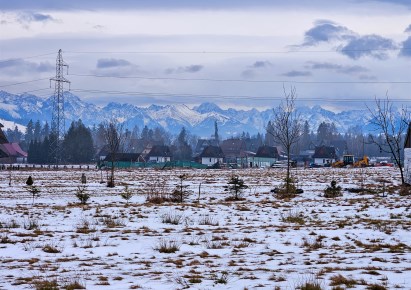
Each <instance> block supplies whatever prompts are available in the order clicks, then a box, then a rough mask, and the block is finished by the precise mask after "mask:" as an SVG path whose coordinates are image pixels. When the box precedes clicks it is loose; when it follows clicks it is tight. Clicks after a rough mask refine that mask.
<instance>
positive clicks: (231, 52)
mask: <svg viewBox="0 0 411 290" xmlns="http://www.w3.org/2000/svg"><path fill="white" fill-rule="evenodd" d="M398 50H411V47H392V48H368V49H331V50H299V49H296V50H282V51H281V50H277V51H275V50H272V51H233V50H227V51H217V50H216V51H213V50H208V51H207V50H199V51H195V50H186V51H167V50H164V51H161V50H145V51H144V50H141V51H65V53H68V54H282V53H286V54H287V53H334V52H369V51H398Z"/></svg>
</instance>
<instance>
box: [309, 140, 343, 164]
mask: <svg viewBox="0 0 411 290" xmlns="http://www.w3.org/2000/svg"><path fill="white" fill-rule="evenodd" d="M312 158H313V160H314V162H313V163H314V164H315V165H319V166H331V164H333V163H334V162H335V161H337V159H338V157H337V152H336V150H335V147H334V146H325V145H322V146H317V147H315V151H314V155H313V156H312Z"/></svg>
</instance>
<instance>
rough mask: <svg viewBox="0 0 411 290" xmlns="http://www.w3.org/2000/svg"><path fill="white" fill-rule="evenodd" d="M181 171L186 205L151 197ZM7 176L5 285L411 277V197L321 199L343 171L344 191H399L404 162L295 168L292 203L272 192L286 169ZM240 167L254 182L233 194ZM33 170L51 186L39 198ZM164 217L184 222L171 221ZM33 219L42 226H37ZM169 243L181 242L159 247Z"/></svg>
mask: <svg viewBox="0 0 411 290" xmlns="http://www.w3.org/2000/svg"><path fill="white" fill-rule="evenodd" d="M91 168H94V167H91ZM82 173H85V174H86V176H87V180H88V185H87V192H89V193H90V194H91V198H90V201H89V203H88V205H86V206H81V205H79V203H78V200H77V199H76V197H75V196H74V194H75V192H76V190H77V186H79V185H80V177H81V174H82ZM183 173H185V174H188V179H187V181H186V182H185V184H187V185H189V189H190V190H191V191H192V194H191V195H190V197H189V198H188V200H187V202H185V203H182V204H178V203H163V204H152V203H148V202H147V201H146V197H145V194H144V192H147V191H150V190H151V191H153V190H154V191H157V192H158V191H162V190H163V191H165V192H171V191H172V189H173V188H174V187H175V185H176V184H177V183H178V181H179V180H178V176H179V175H181V174H183ZM0 174H1V175H2V178H1V179H0V224H1V226H0V289H3V288H4V289H31V288H32V286H33V280H36V279H37V280H43V281H44V280H53V279H55V280H57V282H58V283H59V284H60V285H63V284H64V283H65V282H66V281H73V280H77V281H80V282H81V283H82V284H83V285H85V286H86V288H87V289H182V288H184V286H185V285H186V286H188V287H190V289H245V288H248V289H274V288H275V287H276V286H278V287H280V289H295V287H296V286H298V284H300V283H302V282H304V281H309V280H310V279H318V281H319V282H320V283H321V284H322V286H323V289H331V288H332V287H331V286H330V284H331V280H332V279H333V277H335V276H336V275H342V276H344V277H346V278H347V279H348V278H349V279H354V280H355V281H356V283H354V285H353V286H352V287H351V288H350V289H366V285H367V284H368V285H371V284H379V285H385V284H386V285H387V286H386V287H387V289H394V288H396V287H399V288H400V289H409V285H410V283H411V276H410V275H409V270H410V262H411V254H410V253H411V245H410V240H411V231H410V227H411V213H410V211H409V210H410V206H411V202H410V198H409V197H400V196H399V195H398V194H396V193H390V194H388V197H381V194H378V193H376V194H368V195H361V194H354V193H349V192H347V191H344V192H343V194H344V195H343V196H342V197H338V198H335V199H326V198H324V197H322V196H321V195H322V193H323V190H324V189H325V188H326V186H327V185H328V184H329V183H330V181H331V180H333V179H334V180H336V181H337V184H338V185H340V186H342V187H343V188H353V187H354V188H355V187H359V186H360V185H361V184H362V183H363V186H364V187H366V188H368V189H373V190H380V189H381V184H380V182H379V181H378V180H379V179H381V178H385V179H387V180H389V182H387V183H386V186H387V188H388V189H389V190H394V189H395V187H396V186H398V180H399V176H398V170H396V169H395V168H365V169H353V168H351V169H345V168H343V169H332V168H326V169H321V168H320V169H297V170H296V169H293V172H292V174H293V175H294V176H296V178H297V179H298V186H299V187H301V188H303V189H304V193H303V194H302V195H300V196H298V197H296V198H294V199H291V200H281V199H277V198H276V197H275V196H273V194H272V193H270V190H271V189H272V188H273V187H275V186H278V184H280V183H281V182H282V180H283V178H284V177H285V175H284V174H285V171H284V170H282V169H246V170H190V169H184V170H183V169H179V170H177V169H174V170H162V171H161V170H148V169H139V170H131V169H124V170H116V180H117V186H116V187H115V188H107V187H106V186H105V184H104V183H103V184H101V183H100V180H101V178H102V177H103V178H104V179H105V177H106V172H100V171H97V170H95V169H89V170H87V169H85V168H84V166H83V168H82V169H79V168H74V169H65V170H63V169H60V170H58V171H57V170H50V169H46V168H42V169H40V168H38V169H28V168H24V170H18V171H13V172H12V185H11V186H9V185H8V182H9V179H8V177H9V172H8V171H0ZM233 174H238V175H239V176H240V177H241V178H243V179H244V181H245V184H247V185H248V186H249V188H248V189H247V190H246V191H245V192H244V198H245V200H243V201H236V202H235V201H226V200H225V198H226V197H227V196H228V193H227V192H225V191H224V186H225V185H226V184H227V181H228V179H229V178H230V176H232V175H233ZM29 175H31V176H32V177H33V180H34V185H35V186H37V187H38V188H39V189H40V190H41V192H40V196H39V197H38V198H35V199H34V203H32V197H31V195H30V193H29V192H28V190H27V187H26V186H25V181H26V179H27V177H28V176H29ZM126 184H127V185H128V188H129V189H130V190H132V192H134V193H135V196H133V197H132V198H131V200H130V203H129V204H128V205H127V204H126V201H125V200H123V199H122V198H121V197H120V193H121V192H123V191H124V185H126ZM200 184H201V195H200V202H199V203H196V201H197V199H198V191H199V186H200ZM165 215H171V216H181V218H180V222H179V223H178V224H176V225H174V224H169V223H163V222H162V221H163V220H164V216H165ZM287 218H299V219H298V220H300V221H301V222H299V223H298V222H294V221H290V220H288V219H287ZM30 221H31V222H32V223H34V224H36V223H37V224H38V228H37V229H27V228H28V227H27V225H28V224H29V222H30ZM13 224H16V225H18V227H14V226H13ZM24 225H26V228H25V227H24ZM161 241H166V242H167V241H175V242H176V243H177V244H178V245H179V246H180V248H179V250H177V251H176V252H175V253H160V252H159V251H157V250H156V247H158V245H159V243H160V242H161ZM46 246H50V247H51V248H55V249H57V252H56V253H49V252H45V249H47V247H46ZM225 278H227V279H226V282H227V284H221V283H218V282H223V281H225ZM340 286H344V285H340ZM138 287H140V288H138Z"/></svg>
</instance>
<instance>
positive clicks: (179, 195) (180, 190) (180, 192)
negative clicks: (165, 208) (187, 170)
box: [171, 174, 191, 202]
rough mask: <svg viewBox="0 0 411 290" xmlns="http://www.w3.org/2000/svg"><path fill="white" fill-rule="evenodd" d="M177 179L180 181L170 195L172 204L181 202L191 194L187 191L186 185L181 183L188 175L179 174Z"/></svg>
mask: <svg viewBox="0 0 411 290" xmlns="http://www.w3.org/2000/svg"><path fill="white" fill-rule="evenodd" d="M178 178H179V179H180V180H179V183H178V184H177V185H176V188H175V189H174V191H173V192H172V193H171V200H172V201H174V202H183V201H184V200H185V199H186V198H187V197H189V195H190V193H191V191H190V190H187V187H188V185H185V184H183V182H184V181H185V180H186V179H187V178H188V175H187V174H181V175H179V176H178Z"/></svg>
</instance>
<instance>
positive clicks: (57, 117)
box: [50, 49, 70, 165]
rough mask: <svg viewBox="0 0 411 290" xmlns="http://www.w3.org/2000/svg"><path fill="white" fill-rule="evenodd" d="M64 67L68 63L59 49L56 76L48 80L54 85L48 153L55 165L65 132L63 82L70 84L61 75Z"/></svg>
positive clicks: (59, 159)
mask: <svg viewBox="0 0 411 290" xmlns="http://www.w3.org/2000/svg"><path fill="white" fill-rule="evenodd" d="M64 67H67V70H68V64H66V63H65V62H64V61H63V55H62V52H61V49H60V50H59V52H58V55H57V60H56V76H55V77H54V78H51V79H50V82H51V81H54V85H55V89H54V96H53V112H52V116H51V138H50V153H51V156H52V158H53V160H54V161H55V164H56V165H58V164H59V162H60V161H61V158H62V149H63V148H62V141H63V138H64V134H65V132H66V127H65V118H64V96H63V92H64V90H63V84H64V83H68V84H69V85H70V81H69V80H67V79H66V78H65V77H64V76H63V68H64Z"/></svg>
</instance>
